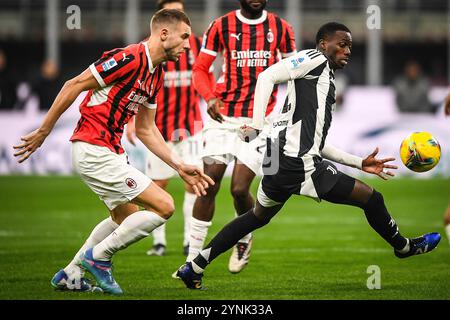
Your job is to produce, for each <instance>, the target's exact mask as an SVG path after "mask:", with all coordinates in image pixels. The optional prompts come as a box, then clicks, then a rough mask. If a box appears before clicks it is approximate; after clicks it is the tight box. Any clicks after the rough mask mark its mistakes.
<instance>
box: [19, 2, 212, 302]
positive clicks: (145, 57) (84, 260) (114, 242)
mask: <svg viewBox="0 0 450 320" xmlns="http://www.w3.org/2000/svg"><path fill="white" fill-rule="evenodd" d="M190 34H191V27H190V21H189V18H188V17H187V16H186V14H184V13H183V12H180V11H178V10H161V11H158V12H157V13H156V14H155V15H154V16H153V18H152V21H151V36H150V38H149V39H148V41H146V42H141V43H138V44H132V45H129V46H128V47H126V48H123V49H115V50H112V51H109V52H106V53H104V54H103V56H102V57H101V58H100V59H99V60H98V61H97V62H95V63H93V64H92V65H90V67H89V68H88V69H86V70H85V71H84V72H82V73H81V74H80V75H78V76H77V77H75V78H73V79H71V80H69V81H67V82H66V83H65V85H64V86H63V88H62V89H61V91H60V92H59V94H58V96H57V97H56V99H55V101H54V102H53V105H52V106H51V108H50V110H49V112H48V113H47V115H46V117H45V118H44V121H43V123H42V125H41V126H40V128H39V129H37V130H35V131H33V132H32V133H30V134H28V135H26V136H24V137H22V138H21V140H22V141H23V142H22V143H21V144H20V145H17V146H14V148H15V149H17V152H16V153H15V156H20V158H19V162H22V161H24V160H26V159H27V158H28V157H29V156H30V155H31V154H32V153H33V152H35V151H36V150H37V148H39V147H40V146H41V145H42V143H43V142H44V140H45V138H46V137H47V136H48V135H49V134H50V132H51V130H52V129H53V127H54V125H55V123H56V121H57V120H58V119H59V117H60V116H61V114H62V113H63V112H64V111H65V110H67V108H68V107H69V106H70V105H71V104H72V103H73V102H74V100H75V98H76V97H77V96H78V95H79V94H80V93H81V92H82V91H85V90H89V92H88V94H87V96H86V98H85V99H84V101H83V102H82V103H81V105H80V112H81V118H80V121H79V122H78V125H77V127H76V129H75V131H74V134H73V136H72V138H71V141H72V160H73V164H74V167H75V168H76V169H77V171H78V172H79V173H80V176H81V178H82V180H83V181H84V182H85V183H86V184H87V185H88V186H89V187H90V188H91V189H92V191H94V192H95V193H96V194H97V195H98V196H99V197H100V199H101V200H102V201H103V202H104V203H105V205H106V206H107V207H108V209H109V211H110V215H111V217H110V218H108V219H105V220H103V221H102V222H100V223H99V224H98V225H97V226H96V227H95V228H94V230H93V231H92V233H91V235H90V236H89V237H88V239H87V240H86V242H85V244H84V245H83V246H82V248H81V249H80V250H79V252H78V253H77V254H76V256H75V257H74V259H73V261H72V262H71V263H70V264H69V265H68V266H67V267H66V268H64V269H61V270H60V271H59V272H58V273H56V274H55V276H54V277H53V279H52V281H51V283H52V285H53V286H54V287H55V288H59V289H77V290H81V291H90V290H92V288H91V286H90V285H89V284H88V283H87V282H86V280H85V279H84V278H82V276H81V274H82V271H81V269H80V267H79V265H80V264H82V265H83V267H84V268H86V269H87V270H88V271H89V272H90V273H92V275H93V276H94V277H95V279H96V280H97V283H98V284H99V286H100V287H101V288H102V289H103V291H105V292H108V293H111V294H121V293H122V289H121V288H120V286H119V285H118V284H117V282H116V281H115V280H114V278H113V275H112V270H111V267H112V263H111V260H112V256H113V255H114V254H115V253H116V252H117V251H119V250H122V249H124V248H126V247H128V246H129V245H131V244H133V243H135V242H136V241H138V240H140V239H142V238H144V237H145V236H147V235H148V234H149V233H150V232H151V231H152V230H153V229H155V228H156V227H158V226H160V225H161V224H163V223H165V222H166V220H167V219H168V218H170V216H171V215H172V213H173V211H174V204H173V199H172V197H171V196H170V195H169V194H168V193H167V192H165V191H164V190H163V189H161V188H160V187H158V185H156V184H154V183H151V180H150V179H149V178H148V177H147V176H145V175H144V174H143V173H141V172H140V171H139V170H137V169H135V168H133V167H131V166H130V165H129V164H128V163H127V157H126V154H125V153H124V150H123V148H122V146H121V143H120V139H121V137H122V134H123V127H124V125H125V124H126V123H127V121H128V120H129V119H130V118H131V117H132V116H133V115H135V114H136V133H137V136H138V137H139V139H140V140H141V141H142V142H143V143H144V145H145V146H146V147H147V148H148V149H150V150H151V151H153V152H154V153H155V154H156V155H157V156H159V157H160V158H161V159H163V160H164V161H165V162H166V163H167V164H169V165H170V166H171V167H172V168H174V170H176V171H177V172H178V174H179V175H180V176H181V177H182V178H183V179H184V180H185V181H186V182H187V183H188V184H189V185H190V186H191V187H192V189H193V190H194V191H195V193H196V194H197V195H198V196H200V195H202V194H205V193H206V192H205V189H206V188H207V187H208V184H213V183H214V182H213V181H212V180H211V179H210V178H209V177H208V176H206V175H205V174H204V173H203V171H202V170H201V169H200V168H198V167H195V166H191V165H186V164H185V163H184V162H183V161H182V160H181V159H179V158H178V157H177V156H176V155H173V154H171V152H170V149H169V148H168V147H167V145H166V144H165V143H164V139H163V138H162V136H161V134H160V133H159V131H158V128H157V127H156V124H155V120H154V118H155V112H156V95H157V93H158V91H159V89H160V87H161V85H162V81H163V76H164V74H163V73H164V72H163V70H162V66H161V63H162V62H163V61H167V60H171V61H176V60H178V58H179V56H180V55H181V54H182V53H183V52H184V51H185V50H186V49H188V48H189V36H190ZM138 206H141V207H144V208H145V209H144V210H139V207H138Z"/></svg>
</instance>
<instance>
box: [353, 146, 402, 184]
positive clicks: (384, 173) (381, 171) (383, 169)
mask: <svg viewBox="0 0 450 320" xmlns="http://www.w3.org/2000/svg"><path fill="white" fill-rule="evenodd" d="M378 151H379V148H378V147H376V148H375V150H374V151H373V152H372V153H371V154H369V155H368V156H367V158H365V159H364V160H363V161H362V171H364V172H367V173H372V174H376V175H377V176H379V177H380V178H381V179H384V180H387V179H389V177H393V176H394V173H393V172H392V171H390V170H388V169H397V168H398V167H397V166H394V165H391V164H386V163H387V162H390V161H394V160H395V158H385V159H377V158H375V156H376V155H377V154H378Z"/></svg>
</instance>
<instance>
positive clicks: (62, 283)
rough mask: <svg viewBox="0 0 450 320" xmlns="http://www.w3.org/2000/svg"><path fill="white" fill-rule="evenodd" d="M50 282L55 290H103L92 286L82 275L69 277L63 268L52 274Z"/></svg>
mask: <svg viewBox="0 0 450 320" xmlns="http://www.w3.org/2000/svg"><path fill="white" fill-rule="evenodd" d="M50 284H51V285H52V287H53V288H54V289H55V290H61V291H74V292H103V290H102V289H101V288H99V287H96V286H93V285H91V284H90V283H89V280H88V279H86V278H84V277H81V275H80V277H73V278H69V276H68V275H67V273H66V272H65V271H64V269H61V270H59V271H58V272H57V273H55V275H54V276H53V278H52V280H51V281H50Z"/></svg>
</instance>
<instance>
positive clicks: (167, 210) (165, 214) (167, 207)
mask: <svg viewBox="0 0 450 320" xmlns="http://www.w3.org/2000/svg"><path fill="white" fill-rule="evenodd" d="M158 207H159V208H158V211H159V213H160V215H161V217H162V218H164V219H169V218H170V217H171V216H172V215H173V213H174V212H175V203H174V201H173V198H172V197H169V198H167V199H165V200H164V201H162V202H161V203H160V204H159V206H158Z"/></svg>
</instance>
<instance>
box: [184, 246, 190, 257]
mask: <svg viewBox="0 0 450 320" xmlns="http://www.w3.org/2000/svg"><path fill="white" fill-rule="evenodd" d="M183 255H184V256H185V257H187V256H188V255H189V245H186V246H183Z"/></svg>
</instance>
